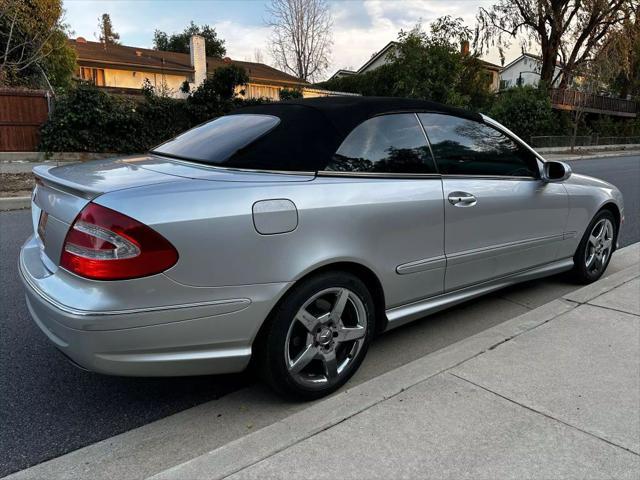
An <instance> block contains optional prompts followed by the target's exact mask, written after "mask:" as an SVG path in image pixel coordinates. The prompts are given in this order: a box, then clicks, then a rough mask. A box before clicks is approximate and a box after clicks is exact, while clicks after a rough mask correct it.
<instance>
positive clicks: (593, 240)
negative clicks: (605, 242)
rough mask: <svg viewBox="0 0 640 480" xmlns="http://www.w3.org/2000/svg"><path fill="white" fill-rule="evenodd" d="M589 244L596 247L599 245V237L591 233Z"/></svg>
mask: <svg viewBox="0 0 640 480" xmlns="http://www.w3.org/2000/svg"><path fill="white" fill-rule="evenodd" d="M589 243H590V244H591V245H593V246H594V247H595V246H596V245H597V244H598V237H597V236H596V235H594V234H593V232H591V235H589Z"/></svg>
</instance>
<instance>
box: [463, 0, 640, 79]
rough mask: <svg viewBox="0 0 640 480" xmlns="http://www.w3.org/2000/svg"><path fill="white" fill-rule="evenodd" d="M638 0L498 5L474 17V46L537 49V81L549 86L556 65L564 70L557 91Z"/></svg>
mask: <svg viewBox="0 0 640 480" xmlns="http://www.w3.org/2000/svg"><path fill="white" fill-rule="evenodd" d="M633 2H637V0H499V1H498V3H496V4H494V5H493V6H491V7H489V8H488V9H486V8H484V7H481V8H480V10H479V12H478V15H477V21H478V23H477V29H476V39H475V43H476V46H477V47H478V48H480V50H482V49H484V48H487V49H488V48H489V47H491V46H497V47H498V48H499V50H500V54H501V56H502V57H503V61H504V48H505V47H508V46H510V45H511V43H512V42H513V41H514V40H517V39H519V40H520V42H521V44H522V48H523V49H525V48H529V47H531V46H532V45H535V46H537V47H539V48H540V51H541V55H542V66H541V69H540V78H541V80H542V82H544V83H546V84H547V85H549V86H550V85H551V84H552V82H553V81H554V80H555V79H554V71H555V68H556V64H557V62H562V64H563V75H562V79H561V82H560V88H565V87H566V86H567V85H569V82H570V81H571V76H572V74H573V73H574V72H575V70H576V69H577V68H578V67H580V65H582V64H584V63H586V62H588V61H589V60H590V59H591V58H592V55H593V54H594V53H595V52H597V51H598V50H599V49H600V48H602V46H603V44H604V42H605V41H606V38H607V34H608V33H609V31H611V30H612V29H615V28H616V27H617V26H619V25H621V24H622V23H623V22H624V21H625V19H626V18H627V17H628V11H629V10H628V7H629V5H631V4H632V3H633Z"/></svg>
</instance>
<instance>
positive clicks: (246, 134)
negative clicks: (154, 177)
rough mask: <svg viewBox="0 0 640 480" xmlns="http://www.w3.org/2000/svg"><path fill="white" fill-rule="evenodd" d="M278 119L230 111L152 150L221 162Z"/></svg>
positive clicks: (185, 157)
mask: <svg viewBox="0 0 640 480" xmlns="http://www.w3.org/2000/svg"><path fill="white" fill-rule="evenodd" d="M279 123H280V119H279V118H278V117H274V116H273V115H257V114H243V115H229V116H225V117H219V118H216V119H215V120H211V121H210V122H207V123H203V124H202V125H199V126H197V127H194V128H192V129H191V130H187V131H186V132H184V133H182V134H180V135H178V136H177V137H175V138H173V139H171V140H169V141H168V142H165V143H163V144H161V145H159V146H157V147H156V148H154V149H153V150H151V153H158V154H160V155H167V156H170V157H176V158H181V159H185V160H193V161H196V162H202V163H208V164H212V165H220V166H233V165H229V164H228V160H229V159H230V158H231V157H232V156H233V155H234V154H235V153H236V152H238V151H239V150H241V149H243V148H245V147H246V146H248V145H249V144H251V143H252V142H254V141H255V140H257V139H258V138H260V137H261V136H263V135H264V134H265V133H267V132H269V131H270V130H272V129H273V128H274V127H276V126H277V125H278V124H279Z"/></svg>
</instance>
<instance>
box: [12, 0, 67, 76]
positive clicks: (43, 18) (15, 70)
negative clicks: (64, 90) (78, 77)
mask: <svg viewBox="0 0 640 480" xmlns="http://www.w3.org/2000/svg"><path fill="white" fill-rule="evenodd" d="M62 15H63V10H62V1H61V0H31V1H28V2H26V1H24V0H2V1H0V85H23V86H36V87H45V88H51V87H63V86H65V85H67V84H68V83H69V82H70V79H71V75H72V72H73V69H74V67H75V54H74V52H73V50H72V49H71V48H70V47H69V45H68V44H67V39H66V35H65V33H66V30H67V26H66V25H65V24H64V23H63V21H62Z"/></svg>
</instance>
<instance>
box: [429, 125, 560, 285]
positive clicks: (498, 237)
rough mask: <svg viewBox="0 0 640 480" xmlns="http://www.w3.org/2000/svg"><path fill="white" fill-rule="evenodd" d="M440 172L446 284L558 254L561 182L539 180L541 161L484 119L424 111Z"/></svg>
mask: <svg viewBox="0 0 640 480" xmlns="http://www.w3.org/2000/svg"><path fill="white" fill-rule="evenodd" d="M419 118H420V120H421V122H422V124H423V126H424V128H425V131H426V132H427V136H428V137H429V141H430V145H431V149H432V152H433V155H434V158H435V160H436V165H437V167H438V170H439V172H440V174H441V175H442V183H443V191H444V199H445V202H444V212H445V256H446V258H447V269H446V274H445V290H446V291H451V290H456V289H459V288H463V287H466V286H469V285H472V284H476V283H480V282H483V281H487V280H491V279H494V278H498V277H502V276H506V275H509V274H512V273H515V272H518V271H522V270H526V269H529V268H532V267H535V266H538V265H543V264H545V263H549V262H552V261H554V260H555V259H556V258H557V255H558V248H559V245H560V243H561V242H562V239H563V235H564V229H565V226H566V223H567V215H568V198H567V193H566V190H565V188H564V186H563V185H562V184H558V183H547V182H543V181H542V180H541V179H540V172H539V167H538V160H537V159H536V157H535V155H534V154H533V153H532V152H531V151H529V150H528V149H527V148H525V147H524V146H523V145H522V144H521V143H519V142H518V141H516V140H514V139H512V138H511V137H510V136H508V135H507V134H506V133H504V132H502V131H501V130H498V129H497V128H495V127H493V126H491V125H488V124H486V123H484V122H480V121H475V120H471V119H465V118H460V117H456V116H452V115H443V114H431V113H423V114H420V115H419Z"/></svg>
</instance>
